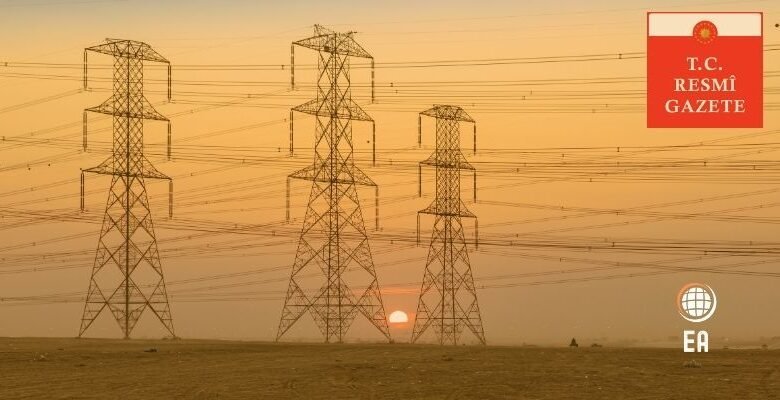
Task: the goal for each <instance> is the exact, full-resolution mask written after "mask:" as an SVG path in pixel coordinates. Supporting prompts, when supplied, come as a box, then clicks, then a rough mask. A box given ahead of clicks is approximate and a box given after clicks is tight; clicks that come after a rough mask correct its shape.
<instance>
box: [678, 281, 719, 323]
mask: <svg viewBox="0 0 780 400" xmlns="http://www.w3.org/2000/svg"><path fill="white" fill-rule="evenodd" d="M678 301H679V304H678V306H679V308H680V315H682V317H683V318H685V319H687V320H688V321H692V322H702V321H705V320H707V319H709V318H710V317H711V316H712V314H713V313H714V312H715V307H716V306H717V304H718V301H717V298H716V297H715V291H713V290H712V288H711V287H709V286H707V285H704V284H698V283H693V284H689V285H686V286H684V287H683V289H682V290H681V291H680V295H679V297H678Z"/></svg>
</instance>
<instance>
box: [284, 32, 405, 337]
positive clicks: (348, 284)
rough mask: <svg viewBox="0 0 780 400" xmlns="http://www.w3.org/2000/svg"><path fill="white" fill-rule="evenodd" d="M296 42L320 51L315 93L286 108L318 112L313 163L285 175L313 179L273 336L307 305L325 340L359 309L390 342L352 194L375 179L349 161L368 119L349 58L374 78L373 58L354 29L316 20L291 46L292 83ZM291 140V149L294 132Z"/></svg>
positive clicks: (335, 334) (341, 330)
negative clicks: (355, 131) (367, 65)
mask: <svg viewBox="0 0 780 400" xmlns="http://www.w3.org/2000/svg"><path fill="white" fill-rule="evenodd" d="M295 46H301V47H305V48H308V49H311V50H315V51H316V52H317V54H318V66H319V68H318V79H317V95H316V98H314V99H313V100H311V101H309V102H307V103H304V104H301V105H299V106H297V107H295V108H293V109H292V111H297V112H302V113H306V114H311V115H314V116H315V117H316V127H315V145H314V162H313V163H312V165H310V166H308V167H306V168H304V169H302V170H300V171H298V172H295V173H293V174H291V175H290V176H289V178H292V179H303V180H307V181H311V182H312V183H311V194H310V197H309V203H308V205H307V208H306V216H305V219H304V222H303V229H302V230H301V235H300V239H299V241H298V249H297V252H296V255H295V263H294V264H293V268H292V273H291V274H290V284H289V287H288V289H287V295H286V297H285V300H284V307H283V309H282V316H281V320H280V322H279V330H278V332H277V336H276V339H277V340H279V339H280V338H281V337H282V336H283V335H284V334H285V332H287V331H288V330H289V329H290V327H292V326H293V325H294V324H295V323H296V322H297V321H298V320H299V319H300V317H301V316H303V315H304V314H305V313H306V312H307V311H308V312H309V313H310V314H311V315H312V317H313V318H314V321H315V323H316V324H317V326H318V327H319V329H320V331H321V332H322V334H323V336H324V337H325V342H332V341H336V342H342V341H343V338H344V335H345V334H346V332H347V330H348V329H349V327H350V325H351V324H352V322H353V321H354V319H355V317H356V316H357V315H358V314H362V315H363V316H365V317H366V318H367V319H368V321H369V322H370V323H372V324H373V325H374V326H375V327H376V328H377V329H378V330H379V331H380V332H381V333H382V334H383V335H384V336H385V337H386V338H387V339H388V340H389V339H390V332H389V329H388V326H387V318H386V317H385V310H384V305H383V304H382V296H381V293H380V290H379V283H378V281H377V277H376V271H375V269H374V262H373V260H372V258H371V249H370V247H369V244H368V235H367V234H366V228H365V225H364V222H363V214H362V211H361V208H360V201H359V199H358V193H357V185H366V186H374V187H376V186H377V185H376V183H374V181H372V180H371V179H370V178H369V177H368V176H367V175H366V174H365V173H364V172H363V171H361V170H360V169H359V168H358V167H357V166H355V164H354V158H353V156H354V155H353V141H352V121H353V120H358V121H370V122H373V120H372V119H371V117H370V116H368V114H366V112H365V111H363V109H361V108H360V106H359V105H358V104H357V103H356V102H355V101H353V100H352V92H351V80H350V74H349V69H350V58H352V57H358V58H365V59H369V60H371V66H372V77H373V57H372V56H371V54H369V53H368V52H367V51H366V50H364V49H363V48H362V47H361V46H360V45H359V44H358V43H357V42H356V41H355V39H354V37H353V32H348V33H339V32H333V31H330V30H328V29H326V28H323V27H321V26H319V25H315V27H314V36H312V37H310V38H307V39H303V40H299V41H296V42H293V44H292V50H291V65H292V66H293V67H292V68H291V71H292V72H291V83H292V85H293V87H294V85H295V79H294V49H295ZM372 88H373V79H372ZM372 98H373V89H372ZM290 141H291V152H292V130H291V136H290ZM307 272H309V274H308V276H311V275H316V276H317V278H314V279H313V280H314V281H316V282H312V280H311V278H309V279H310V281H309V285H306V284H305V283H306V282H305V280H306V277H307V274H306V273H307ZM312 284H313V285H316V286H312Z"/></svg>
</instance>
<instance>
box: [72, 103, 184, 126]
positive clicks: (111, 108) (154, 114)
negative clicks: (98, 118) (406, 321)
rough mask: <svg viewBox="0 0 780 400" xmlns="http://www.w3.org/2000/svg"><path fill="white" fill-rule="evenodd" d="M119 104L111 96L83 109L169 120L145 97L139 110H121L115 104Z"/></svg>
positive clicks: (118, 115)
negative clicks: (100, 102) (96, 104)
mask: <svg viewBox="0 0 780 400" xmlns="http://www.w3.org/2000/svg"><path fill="white" fill-rule="evenodd" d="M121 104H122V102H121V101H118V100H115V99H114V98H113V97H112V98H109V99H108V100H106V101H104V102H103V103H102V104H100V105H98V106H95V107H90V108H87V109H84V111H88V112H94V113H99V114H105V115H113V116H117V117H127V118H140V119H149V120H155V121H166V122H169V121H170V120H169V119H168V118H167V117H165V116H164V115H162V114H160V113H159V112H158V111H157V110H156V109H155V108H154V106H152V104H151V103H150V102H149V101H148V100H146V99H145V98H144V99H143V106H142V107H141V110H142V111H141V112H136V111H127V110H121V109H119V108H117V106H118V105H121Z"/></svg>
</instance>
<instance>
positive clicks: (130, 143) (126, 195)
mask: <svg viewBox="0 0 780 400" xmlns="http://www.w3.org/2000/svg"><path fill="white" fill-rule="evenodd" d="M89 52H95V53H101V54H106V55H110V56H112V57H113V94H112V95H111V97H110V98H109V99H108V100H106V101H104V102H103V103H102V104H100V105H99V106H96V107H92V108H88V109H86V110H85V111H84V144H83V145H84V149H86V147H87V139H86V132H87V117H86V115H87V112H88V111H89V112H96V113H102V114H106V115H110V116H111V117H112V119H113V151H112V154H111V156H109V158H108V159H107V160H105V161H103V162H102V163H101V164H100V165H98V166H96V167H93V168H89V169H85V170H82V172H81V209H82V211H83V209H84V173H87V172H89V173H95V174H102V175H110V176H111V189H110V190H109V193H108V201H107V202H106V210H105V214H104V217H103V227H102V229H101V231H100V239H99V240H98V246H97V253H96V255H95V263H94V266H93V268H92V276H91V278H90V281H89V291H88V292H87V299H86V303H85V304H84V314H83V316H82V317H81V328H80V330H79V337H81V336H82V335H84V333H85V332H86V330H87V329H88V328H89V327H90V326H91V325H92V323H93V322H94V321H95V319H96V318H97V317H98V316H99V315H100V313H101V312H102V311H103V310H104V309H106V308H107V309H108V311H109V312H111V314H112V315H113V316H114V319H116V321H117V323H118V324H119V327H120V328H121V329H122V333H123V334H124V338H125V339H128V338H129V337H130V333H131V332H132V331H133V328H134V327H135V325H136V323H137V322H138V319H139V318H140V317H141V315H142V314H143V312H144V311H146V310H149V311H151V312H152V313H154V315H155V316H156V317H157V318H158V319H159V320H160V322H162V324H163V326H164V327H165V329H166V330H167V331H168V332H169V333H170V334H171V335H174V336H175V333H174V330H173V320H172V317H171V309H170V305H169V304H168V293H167V291H166V289H165V279H164V277H163V271H162V266H161V265H160V254H159V252H158V250H157V238H156V237H155V234H154V225H153V224H152V213H151V209H150V206H149V200H148V197H147V191H146V185H145V183H144V180H145V179H164V180H168V182H169V189H170V192H169V208H168V211H169V214H171V213H172V208H171V207H172V202H171V199H172V193H173V191H172V190H173V186H172V185H173V183H172V180H171V178H170V177H168V176H166V175H163V174H162V173H161V172H160V171H158V170H157V169H156V168H155V167H154V166H152V164H151V163H150V162H149V160H147V159H146V157H145V156H144V143H143V128H144V120H146V119H151V120H158V121H167V122H168V156H169V157H170V138H171V136H170V132H171V130H170V121H169V120H168V119H167V118H165V117H164V116H162V115H161V114H160V113H159V112H157V111H156V110H155V109H154V107H152V105H151V104H150V103H149V101H148V100H147V99H146V98H145V97H144V61H151V62H158V63H164V64H167V65H168V100H170V98H171V64H170V62H169V61H168V60H166V59H165V58H164V57H163V56H161V55H160V54H159V53H157V52H156V51H155V50H154V49H152V48H151V47H150V46H149V45H147V44H146V43H142V42H136V41H132V40H117V39H107V40H106V42H105V43H103V44H100V45H97V46H93V47H88V48H86V49H84V88H85V89H86V88H87V54H88V53H89Z"/></svg>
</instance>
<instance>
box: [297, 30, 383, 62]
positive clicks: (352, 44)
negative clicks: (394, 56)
mask: <svg viewBox="0 0 780 400" xmlns="http://www.w3.org/2000/svg"><path fill="white" fill-rule="evenodd" d="M334 37H335V42H336V46H335V48H334V46H333V42H334ZM293 44H294V45H296V46H301V47H306V48H308V49H311V50H315V51H321V52H324V53H331V54H338V55H342V56H349V57H358V58H370V59H373V58H374V57H373V56H372V55H371V54H369V53H368V52H367V51H366V50H365V49H364V48H363V47H362V46H360V45H359V44H358V43H357V42H356V41H355V39H353V38H352V34H350V33H328V32H323V33H322V34H319V35H317V36H312V37H310V38H306V39H302V40H297V41H295V42H293Z"/></svg>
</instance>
